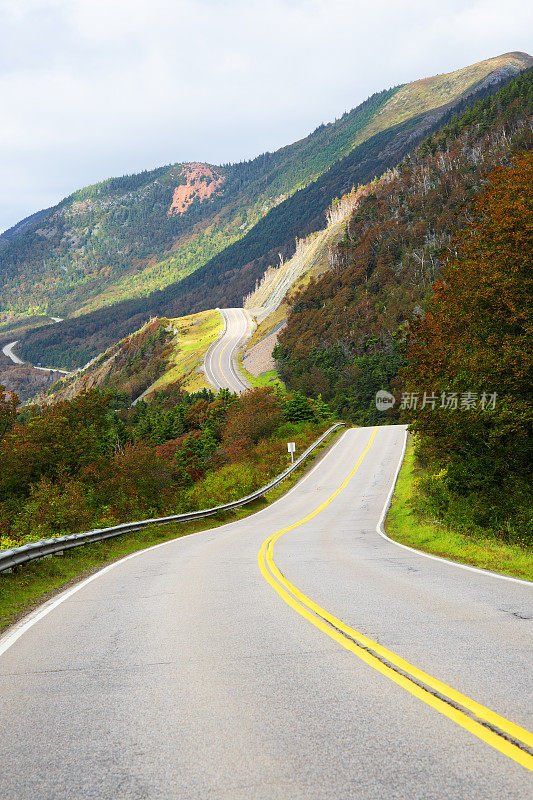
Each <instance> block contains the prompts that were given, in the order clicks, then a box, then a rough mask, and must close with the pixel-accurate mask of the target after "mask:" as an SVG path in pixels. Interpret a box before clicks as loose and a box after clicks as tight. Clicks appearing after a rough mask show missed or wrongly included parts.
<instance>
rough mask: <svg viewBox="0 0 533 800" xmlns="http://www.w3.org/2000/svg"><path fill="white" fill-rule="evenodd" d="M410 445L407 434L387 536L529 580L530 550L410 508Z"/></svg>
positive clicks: (412, 485)
mask: <svg viewBox="0 0 533 800" xmlns="http://www.w3.org/2000/svg"><path fill="white" fill-rule="evenodd" d="M416 470H417V468H416V464H415V456H414V444H413V441H412V438H411V437H409V441H408V445H407V450H406V453H405V459H404V462H403V464H402V468H401V470H400V474H399V476H398V482H397V484H396V489H395V491H394V496H393V498H392V505H391V508H390V511H389V514H388V516H387V519H386V521H385V530H386V532H387V534H388V535H389V536H390V537H391V539H395V540H396V541H397V542H401V544H406V545H409V546H410V547H414V548H416V549H417V550H424V551H425V552H426V553H432V554H433V555H437V556H442V557H443V558H449V559H452V560H453V561H459V562H461V563H463V564H472V565H473V566H475V567H482V568H483V569H489V570H493V571H494V572H502V573H504V574H505V575H513V576H514V577H517V578H525V579H528V580H533V552H532V551H531V550H526V549H524V548H522V547H518V546H517V545H513V544H509V543H507V542H503V541H498V540H497V539H495V538H493V537H490V536H485V537H482V536H479V535H475V536H465V535H464V534H462V533H460V532H459V531H454V530H450V529H449V528H447V527H445V526H444V525H441V524H439V523H437V522H436V521H434V520H430V519H426V518H422V517H420V516H419V515H418V514H417V513H415V511H414V510H413V500H414V499H415V498H416V491H417V490H416V483H415V481H416Z"/></svg>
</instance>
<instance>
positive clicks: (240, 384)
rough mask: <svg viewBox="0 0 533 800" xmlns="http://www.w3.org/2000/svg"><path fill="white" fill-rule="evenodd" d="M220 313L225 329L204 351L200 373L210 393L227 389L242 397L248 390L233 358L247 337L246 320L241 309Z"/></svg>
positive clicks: (247, 315) (221, 310)
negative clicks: (204, 375)
mask: <svg viewBox="0 0 533 800" xmlns="http://www.w3.org/2000/svg"><path fill="white" fill-rule="evenodd" d="M220 313H221V315H222V317H223V319H224V322H225V329H224V332H223V333H222V335H221V336H220V337H219V338H218V339H217V341H216V342H215V343H214V344H212V345H211V347H210V348H209V350H208V351H207V353H206V356H205V359H204V371H205V374H206V377H207V380H208V381H209V383H210V384H211V386H212V387H213V388H214V389H216V390H219V389H230V390H231V391H232V392H236V393H237V394H242V392H246V391H247V390H248V389H250V383H249V382H248V381H247V380H246V378H245V377H244V375H243V374H242V373H241V372H240V370H239V368H238V366H237V363H236V358H237V352H238V350H239V347H241V346H242V345H243V344H244V342H245V341H246V339H247V338H248V336H250V332H251V330H250V325H251V320H250V316H249V314H248V312H247V311H245V310H244V308H222V309H220Z"/></svg>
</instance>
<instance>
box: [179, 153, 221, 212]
mask: <svg viewBox="0 0 533 800" xmlns="http://www.w3.org/2000/svg"><path fill="white" fill-rule="evenodd" d="M180 176H181V177H185V179H186V181H187V182H186V183H182V184H181V185H180V186H176V188H175V189H174V197H173V198H172V205H171V206H170V208H169V210H168V213H169V214H175V215H180V214H183V213H184V212H185V211H187V209H188V208H189V206H190V205H191V204H192V203H193V202H194V200H196V199H199V200H200V203H203V201H204V200H208V199H209V198H210V197H213V195H214V194H215V192H216V191H217V189H219V187H220V186H221V185H222V183H223V182H224V176H223V175H221V174H220V173H219V172H216V170H214V169H212V168H211V167H208V166H207V164H187V165H186V166H185V167H183V169H182V171H181V173H180Z"/></svg>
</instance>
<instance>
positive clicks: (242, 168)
mask: <svg viewBox="0 0 533 800" xmlns="http://www.w3.org/2000/svg"><path fill="white" fill-rule="evenodd" d="M528 64H533V59H532V58H531V57H530V56H528V55H527V54H520V53H510V54H504V55H502V56H496V57H494V58H493V59H487V60H486V61H484V62H478V63H477V64H475V65H472V66H471V67H465V68H463V69H461V70H457V71H456V72H454V73H449V74H448V75H446V76H434V77H433V78H425V79H421V80H420V81H415V82H413V83H412V84H404V85H402V86H400V87H395V88H394V89H390V90H385V91H384V92H381V93H377V94H375V95H373V96H372V97H371V98H369V99H368V100H367V101H365V102H364V103H363V104H361V105H360V106H358V107H357V108H356V109H353V110H352V111H351V112H346V114H344V115H343V117H341V118H340V119H339V120H336V121H335V122H332V123H328V125H322V126H318V128H317V129H315V131H314V132H313V134H311V135H310V136H309V137H305V138H304V139H301V140H298V141H297V142H295V143H293V144H292V145H287V146H286V147H284V148H281V149H280V150H279V151H276V152H275V153H266V154H263V155H261V156H259V157H257V158H256V159H254V160H253V161H250V162H241V163H239V164H237V165H223V166H221V167H213V165H205V166H207V167H210V168H211V167H213V168H214V169H216V170H217V172H218V173H219V174H222V175H224V182H223V185H222V191H221V193H220V194H221V196H219V197H217V196H216V195H217V192H216V191H214V192H212V193H211V196H210V197H208V198H206V199H205V202H198V200H197V199H196V200H193V201H192V203H191V204H190V205H189V206H188V208H187V209H186V212H185V213H181V214H180V215H179V216H178V215H168V211H169V209H170V208H171V206H172V199H173V193H174V192H175V191H176V188H177V186H176V185H175V184H176V180H179V177H180V176H179V175H178V174H177V173H178V170H179V173H180V174H181V173H183V170H184V169H185V168H186V167H187V166H188V165H174V166H173V167H170V168H159V169H157V170H153V171H151V172H145V173H140V174H138V175H135V176H126V177H124V178H116V179H109V180H108V181H105V182H103V183H102V184H97V185H95V186H96V189H95V187H86V188H85V189H82V190H78V191H77V192H75V193H73V194H72V195H71V196H70V197H69V198H66V199H65V200H64V201H62V203H61V204H59V205H60V206H61V208H62V209H65V208H66V209H67V210H68V213H69V214H70V218H71V219H72V218H74V219H75V221H76V220H78V217H79V216H80V215H83V214H85V213H89V212H88V211H87V206H84V205H83V204H84V203H86V202H87V200H91V202H93V200H94V198H95V197H96V200H94V202H95V203H96V205H98V203H100V205H101V203H102V200H104V201H105V203H107V204H108V207H109V208H110V209H111V211H110V213H116V215H117V219H118V221H119V222H120V221H121V220H122V223H123V225H122V227H120V226H118V227H117V226H115V228H113V226H110V230H111V233H113V236H115V237H118V238H119V239H120V236H121V235H123V234H124V230H125V228H126V229H127V226H128V221H129V219H130V217H131V215H135V214H136V213H139V214H140V217H141V220H142V229H140V233H139V230H137V232H136V236H137V239H135V238H134V237H131V236H130V237H129V238H128V237H127V236H123V238H125V239H127V246H128V247H130V248H132V249H130V250H129V251H128V253H127V254H126V256H125V258H127V260H128V263H129V265H130V268H129V272H128V273H124V274H122V275H119V274H118V272H120V269H118V268H116V265H111V266H110V267H109V268H108V269H107V274H104V273H105V272H106V270H101V274H100V273H98V268H97V266H95V264H94V263H93V268H94V269H93V272H92V273H90V274H89V273H88V274H84V273H83V263H84V262H83V259H84V258H85V259H86V260H89V261H90V259H89V257H88V255H87V252H82V248H83V247H84V246H85V245H79V242H76V236H77V235H78V234H77V232H76V230H75V229H69V230H67V231H66V233H65V237H66V240H67V241H66V244H65V242H63V254H62V255H61V254H60V256H59V271H65V279H64V281H63V289H62V290H61V291H63V293H64V294H66V295H67V296H68V303H70V304H71V306H73V305H74V304H76V306H77V307H76V308H72V307H71V308H70V310H68V311H67V313H70V314H71V315H73V314H74V315H76V318H77V319H78V320H80V322H79V323H75V322H74V320H73V319H71V320H70V321H68V320H67V321H65V322H64V323H61V325H60V326H59V327H58V329H57V330H55V331H54V332H53V333H52V332H51V331H50V332H48V333H47V334H46V335H45V339H46V338H47V337H48V339H49V341H45V339H42V340H41V345H42V346H43V347H44V348H45V349H47V350H48V353H47V360H49V361H50V360H51V361H53V363H56V364H58V365H59V363H62V364H63V365H66V366H72V365H76V364H80V363H83V362H84V361H85V360H87V356H89V355H91V356H92V355H94V354H95V353H96V352H98V351H101V350H102V349H105V347H106V346H109V344H110V343H111V342H112V341H113V340H115V341H116V340H117V339H118V338H122V337H123V336H124V335H126V334H127V333H129V332H131V331H132V330H135V329H136V328H138V327H139V326H140V324H142V323H143V322H145V321H146V319H147V318H148V316H149V315H153V314H157V315H163V316H170V317H177V316H183V315H184V314H187V313H192V312H196V311H200V310H205V309H206V308H209V307H211V308H212V307H215V306H216V305H219V304H221V305H224V304H227V305H235V303H238V304H240V302H241V300H242V297H243V296H244V295H246V294H248V293H249V292H250V291H251V290H252V289H253V286H254V284H255V281H256V280H257V279H258V278H260V277H261V276H262V274H263V273H264V271H265V270H266V268H267V267H268V266H270V265H271V264H272V263H275V261H277V258H278V255H277V253H278V252H279V251H280V249H281V252H282V253H283V255H284V256H290V255H292V252H291V250H293V248H294V238H295V237H302V236H305V235H307V234H308V233H310V232H312V231H313V230H317V229H319V228H320V227H321V226H322V225H323V222H324V213H325V210H326V208H327V207H328V206H329V204H330V202H331V200H332V199H333V198H334V197H335V196H338V195H340V194H343V193H345V192H347V191H349V190H350V189H351V188H352V186H353V185H354V184H355V185H357V183H366V182H368V180H370V179H371V178H372V177H374V175H379V174H381V173H383V172H385V171H386V170H387V169H389V168H391V167H393V166H394V165H395V163H396V162H397V161H399V160H400V159H401V158H402V157H403V156H404V155H405V153H406V152H408V150H409V148H410V147H412V146H414V145H415V144H417V143H418V141H419V140H421V138H422V137H423V136H424V135H427V133H428V132H429V130H430V128H431V127H432V126H435V125H437V124H438V123H439V120H440V119H441V118H442V117H443V116H444V115H445V114H446V113H447V111H448V110H449V109H450V108H451V107H452V106H453V105H454V104H457V103H460V102H462V101H463V100H464V98H465V97H466V98H468V97H470V96H471V94H472V91H473V90H474V89H475V90H477V91H478V92H479V91H481V89H482V88H483V86H485V89H484V90H486V91H491V86H493V85H494V82H497V81H500V82H501V80H502V78H503V80H505V79H506V76H508V75H510V74H516V72H518V71H520V69H521V68H522V69H523V68H525V66H526V65H528ZM458 75H459V77H460V83H459V84H457V83H454V81H455V82H456V81H457V80H458V78H457V76H458ZM444 79H446V80H444ZM454 86H455V91H456V92H457V88H459V89H460V90H461V92H462V94H460V96H459V97H458V98H456V100H455V101H453V102H452V101H450V102H447V103H445V104H444V105H441V106H437V105H436V104H437V103H438V102H439V101H442V100H443V99H445V100H448V98H449V97H450V96H451V95H453V91H454V88H453V87H454ZM465 86H466V89H465ZM409 87H411V89H409ZM413 87H414V88H413ZM422 90H423V93H426V94H427V93H428V92H429V95H430V97H429V100H428V98H427V97H425V100H424V98H421V95H420V92H421V91H422ZM409 91H410V92H411V101H412V104H413V103H414V104H415V105H416V103H420V102H422V101H424V102H426V104H427V105H428V106H431V109H430V110H429V111H426V112H425V113H424V114H421V115H418V116H417V115H415V116H412V111H413V108H412V107H411V108H406V106H405V102H404V100H405V96H408V97H409V96H410V95H409ZM406 92H407V95H406V94H405V93H406ZM465 92H466V94H465ZM398 98H399V99H398ZM402 98H404V99H403V100H402ZM387 105H389V106H394V107H395V110H394V109H393V113H394V114H396V117H398V116H401V115H402V114H404V115H405V114H407V116H408V118H407V120H404V121H403V122H400V123H397V124H396V125H393V126H389V127H388V128H387V127H384V124H385V123H384V121H383V120H382V121H381V122H379V121H378V122H376V117H377V116H379V115H380V114H381V115H382V116H383V114H384V113H386V112H384V111H383V109H386V107H387ZM410 114H411V116H409V115H410ZM396 117H389V122H390V120H391V119H396ZM369 126H374V128H373V129H375V128H376V127H377V128H380V126H381V127H382V128H383V129H380V130H379V131H378V133H376V134H374V135H373V136H371V137H370V139H365V140H364V141H363V142H362V143H361V144H355V141H356V140H357V137H358V136H359V137H363V138H364V136H365V133H364V131H365V130H367V131H368V129H369ZM332 133H333V137H332ZM328 148H329V149H328ZM339 152H342V153H344V155H343V156H342V158H339V157H338V156H339ZM328 164H329V166H327V165H328ZM189 166H190V165H189ZM326 166H327V168H326ZM313 170H314V171H313ZM317 173H320V175H319V177H318V178H316V177H315V175H316V174H317ZM150 180H152V183H150ZM298 182H299V184H300V185H299V186H298ZM183 183H186V180H185V181H183V180H182V184H181V185H183ZM179 185H180V184H178V186H179ZM251 186H253V187H255V188H254V189H253V192H252V191H251V190H250V187H251ZM224 187H225V188H224ZM228 187H229V189H230V192H231V196H230V194H229V193H228V191H227V190H228ZM287 187H290V188H289V190H287ZM284 189H285V190H287V191H288V194H287V191H284ZM120 191H122V193H123V194H124V192H126V193H128V192H141V193H144V194H143V197H144V196H147V197H148V201H147V202H151V203H152V206H153V208H155V209H156V212H155V216H154V217H153V218H152V217H150V216H149V214H148V216H147V217H146V219H145V218H144V217H143V214H145V215H146V206H147V202H145V205H144V206H139V204H137V205H133V206H132V207H131V208H126V210H124V208H122V207H120V208H119V209H118V211H117V210H116V207H117V201H116V198H117V196H118V195H117V193H118V192H120ZM95 192H96V194H95ZM254 192H255V193H254ZM91 193H92V194H91ZM145 199H146V198H145ZM252 200H253V202H252ZM67 201H68V202H67ZM143 202H144V201H143ZM69 203H70V206H69ZM74 203H77V204H80V203H81V204H82V205H81V206H80V205H76V206H75V207H74V206H73V204H74ZM89 206H90V204H89ZM73 208H74V211H73ZM139 209H140V211H139ZM90 213H92V212H90ZM76 215H78V216H76ZM85 221H86V220H84V222H85ZM92 222H94V219H92ZM19 224H20V223H19ZM39 224H40V228H39V230H40V231H41V234H40V239H41V240H44V243H43V241H39V245H40V246H41V247H44V248H46V247H47V244H46V243H49V242H50V241H52V240H53V237H54V235H55V233H54V231H53V228H51V229H49V230H48V231H47V229H46V228H44V227H43V223H42V220H40V223H39ZM106 224H108V221H106V220H105V219H104V220H103V221H101V220H99V221H96V225H100V228H102V227H103V228H104V229H105V226H106ZM80 225H81V223H80ZM172 226H175V227H172ZM78 227H80V226H78ZM108 227H109V226H108ZM100 228H98V229H97V232H98V230H100ZM127 230H129V229H127ZM169 230H170V232H171V233H172V237H171V240H169V239H168V238H167V239H165V236H166V235H167V234H168V232H169ZM43 233H44V234H45V235H44V236H43ZM47 233H48V235H49V238H48V239H47V236H46V234H47ZM67 234H68V235H67ZM152 234H153V238H154V240H155V239H157V241H158V242H159V244H158V246H159V245H160V246H161V247H163V250H162V251H161V252H162V253H163V256H162V257H161V258H159V257H157V256H154V254H153V252H152V253H149V252H148V250H149V249H150V247H152V250H153V246H152V245H153V242H152V241H151V240H150V241H148V242H147V241H146V239H149V238H150V236H152ZM31 235H32V234H23V235H22V237H19V243H20V240H23V239H24V236H26V237H30V236H31ZM33 236H34V238H35V234H33ZM65 237H64V238H65ZM68 237H70V239H69V238H68ZM158 237H159V238H158ZM0 238H1V237H0ZM97 238H99V237H97ZM25 241H26V242H27V241H28V238H27V239H26V240H25ZM106 241H107V240H105V241H104V242H103V244H102V242H101V241H100V243H101V244H102V247H103V249H104V250H105V247H106V246H107V245H106ZM156 244H157V242H156ZM77 246H78V250H76V247H77ZM69 247H71V250H70V251H69V249H68V248H69ZM135 248H137V252H134V251H135ZM143 248H144V250H143ZM7 250H8V248H6V247H4V248H3V250H2V251H1V252H0V266H4V267H5V265H6V258H5V256H6V251H7ZM71 251H73V253H74V255H71ZM78 251H79V252H78ZM143 252H144V255H143ZM65 253H66V255H65ZM80 253H81V254H80ZM89 255H90V254H89ZM2 257H3V260H2ZM61 258H63V259H64V260H63V262H62V261H61ZM68 259H70V261H68ZM94 261H95V259H94V258H93V262H94ZM45 262H46V258H43V260H42V262H41V261H39V263H38V265H37V275H36V278H37V281H36V283H37V284H40V287H41V289H42V293H43V294H45V293H51V294H52V296H53V290H52V291H51V292H50V291H49V290H50V286H49V280H48V278H49V275H47V274H46V268H45ZM80 262H81V263H82V266H81V267H80ZM91 263H92V262H91ZM236 265H237V266H236ZM11 267H12V265H11ZM76 271H77V273H78V275H77V277H76V275H75V273H76ZM15 272H16V270H15ZM56 273H57V270H56ZM176 276H177V278H178V280H176ZM1 277H2V278H3V281H4V287H5V285H6V270H5V269H4V270H2V276H1ZM12 277H13V276H12ZM56 279H57V274H56ZM76 280H77V281H78V283H76ZM143 280H148V281H149V282H151V285H152V286H153V288H154V289H155V292H154V291H153V292H152V293H151V294H148V296H145V295H146V293H145V295H143V294H142V293H143V292H144V291H145V290H144V289H143V285H144V284H143ZM69 281H70V283H69ZM103 284H105V285H103ZM91 286H93V288H94V287H95V286H96V287H97V291H98V293H97V295H96V296H95V297H93V298H92V299H91V298H90V297H89V295H90V294H91V291H92V289H91ZM12 287H13V288H19V287H18V284H17V280H16V276H14V277H13V283H12ZM206 290H207V295H208V296H206ZM19 294H20V292H19ZM93 294H94V292H93ZM215 295H216V296H215ZM136 296H137V298H138V299H137V300H136V299H135V297H136ZM84 297H85V299H83V298H84ZM128 298H130V299H128ZM37 299H38V298H37ZM80 300H81V302H79V301H80ZM117 300H120V301H121V302H120V303H118V304H117V302H116V301H117ZM54 303H55V305H54ZM54 303H52V305H51V306H50V305H49V306H48V307H47V310H49V309H50V308H52V309H53V310H54V311H55V312H56V313H57V314H58V315H59V313H60V311H62V309H63V307H62V306H61V305H60V304H59V305H58V303H59V300H56V301H54ZM109 305H113V306H114V308H115V311H114V312H113V315H114V317H116V319H115V320H114V321H113V325H114V330H111V329H110V330H109V331H108V332H107V333H106V332H105V330H106V327H108V326H109V324H110V323H109V318H108V317H109V314H106V311H105V309H106V307H107V306H109ZM32 308H33V309H34V310H35V308H36V305H35V304H34V305H33V306H32ZM99 308H100V309H101V311H99V310H98V309H99ZM113 325H112V326H111V327H113ZM83 326H85V327H86V328H87V329H88V328H91V333H90V334H89V336H87V331H84V330H83ZM97 331H102V335H101V336H99V335H98V334H97ZM32 336H33V343H34V344H35V343H36V342H37V340H38V339H39V335H38V332H37V334H34V335H30V339H31V338H32ZM61 337H63V338H64V342H63V346H62V345H61V344H60V340H61ZM52 340H54V341H53V342H52ZM62 347H63V352H64V351H65V350H67V351H68V350H70V355H69V356H68V357H67V359H66V360H65V359H64V360H63V361H58V360H57V358H55V357H54V356H58V355H60V351H61V349H62ZM75 352H76V353H77V354H76V355H75Z"/></svg>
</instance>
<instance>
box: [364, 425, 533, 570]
mask: <svg viewBox="0 0 533 800" xmlns="http://www.w3.org/2000/svg"><path fill="white" fill-rule="evenodd" d="M407 435H408V431H407V427H406V429H405V436H404V441H403V447H402V452H401V454H400V459H399V461H398V466H397V467H396V472H395V473H394V478H393V481H392V486H391V489H390V492H389V495H388V497H387V499H386V501H385V505H384V506H383V511H382V512H381V517H380V519H379V522H378V524H377V525H376V533H378V534H379V535H380V536H381V537H383V539H386V540H387V541H388V542H391V543H392V544H395V545H396V547H401V548H403V549H404V550H409V552H411V553H416V554H417V555H419V556H424V558H431V559H432V560H433V561H440V562H441V564H448V565H449V566H452V567H460V568H461V569H466V570H468V571H469V572H478V573H480V574H481V575H488V576H489V577H491V578H500V579H501V580H504V581H511V582H512V583H520V584H522V585H523V586H524V585H525V586H533V582H532V581H528V580H525V579H523V578H513V577H512V576H511V575H503V574H502V573H501V572H492V570H490V569H483V568H482V567H472V566H471V565H470V564H462V563H461V562H460V561H452V559H451V558H443V557H442V556H434V555H432V553H425V552H424V551H423V550H417V549H416V548H415V547H409V546H408V545H406V544H401V542H397V541H395V539H391V537H390V536H388V535H387V534H386V533H385V528H384V526H383V523H384V522H385V517H386V516H387V513H388V511H389V508H390V506H391V503H392V496H393V494H394V490H395V489H396V483H397V481H398V475H399V474H400V469H401V468H402V464H403V459H404V457H405V450H406V448H407Z"/></svg>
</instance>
